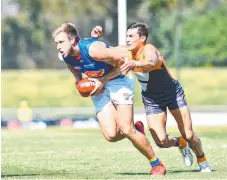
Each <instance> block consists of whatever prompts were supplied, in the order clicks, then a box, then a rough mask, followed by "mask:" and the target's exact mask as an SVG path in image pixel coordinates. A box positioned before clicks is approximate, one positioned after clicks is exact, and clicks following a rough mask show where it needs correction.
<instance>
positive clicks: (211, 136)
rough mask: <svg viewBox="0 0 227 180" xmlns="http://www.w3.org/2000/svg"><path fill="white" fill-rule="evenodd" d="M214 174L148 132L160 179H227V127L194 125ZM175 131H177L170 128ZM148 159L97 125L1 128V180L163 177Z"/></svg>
mask: <svg viewBox="0 0 227 180" xmlns="http://www.w3.org/2000/svg"><path fill="white" fill-rule="evenodd" d="M195 131H196V132H197V134H198V135H199V137H200V138H201V140H202V143H203V148H204V151H205V153H206V156H207V159H208V160H209V162H210V164H211V165H212V166H213V167H214V168H215V171H214V172H212V173H200V172H198V166H197V163H196V159H195V158H194V164H193V165H192V166H191V167H185V166H184V164H183V162H182V159H181V154H180V153H179V151H178V149H177V148H175V147H174V148H170V149H160V148H157V146H156V145H154V142H153V140H152V138H151V136H150V134H149V133H148V132H147V137H148V138H149V140H150V142H151V144H152V146H153V147H154V150H155V152H156V154H157V155H158V156H159V158H160V159H161V160H162V161H163V163H164V164H165V165H166V168H167V174H166V176H165V177H164V178H163V177H162V178H161V179H225V178H226V177H227V172H226V169H227V164H226V162H227V156H226V154H227V143H226V142H227V127H215V128H214V127H196V128H195ZM168 132H169V133H170V134H172V135H179V132H178V131H177V130H176V129H175V128H169V129H168ZM149 168H150V167H149V163H148V162H147V160H146V159H145V158H144V157H143V156H142V155H141V154H140V153H139V152H137V150H136V149H135V148H134V147H133V145H132V144H131V143H130V142H129V141H128V140H122V141H120V142H116V143H110V142H107V141H106V140H105V139H104V137H103V136H102V134H101V132H100V130H99V129H60V128H52V129H46V130H43V131H27V130H18V131H9V130H2V178H3V179H160V178H158V177H150V176H149V175H148V171H149Z"/></svg>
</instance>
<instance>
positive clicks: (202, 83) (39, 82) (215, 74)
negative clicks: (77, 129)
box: [1, 68, 227, 107]
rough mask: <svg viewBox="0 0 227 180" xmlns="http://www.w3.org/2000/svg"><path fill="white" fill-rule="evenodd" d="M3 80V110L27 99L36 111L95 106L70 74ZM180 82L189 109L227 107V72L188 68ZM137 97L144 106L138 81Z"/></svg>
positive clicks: (7, 74) (5, 74)
mask: <svg viewBox="0 0 227 180" xmlns="http://www.w3.org/2000/svg"><path fill="white" fill-rule="evenodd" d="M171 72H172V73H173V74H174V75H175V74H176V72H175V70H174V69H171ZM1 78H2V107H18V105H19V102H20V101H21V100H24V99H25V100H27V101H28V102H29V104H30V106H33V107H46V106H48V107H68V106H72V107H73V106H75V107H83V106H85V107H86V106H92V102H91V100H90V98H82V97H79V96H78V95H77V94H76V91H75V84H74V78H73V76H72V75H71V73H70V72H69V71H68V70H30V71H29V70H25V71H22V70H21V71H2V74H1ZM180 82H181V83H182V85H183V87H184V89H185V93H186V98H187V100H188V103H189V104H190V105H226V104H227V98H225V97H227V83H226V82H227V68H206V69H205V68H185V69H182V70H181V73H180ZM135 94H136V95H135V105H136V106H142V102H141V98H140V87H139V84H138V82H137V81H136V89H135Z"/></svg>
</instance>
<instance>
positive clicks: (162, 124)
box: [142, 96, 167, 142]
mask: <svg viewBox="0 0 227 180" xmlns="http://www.w3.org/2000/svg"><path fill="white" fill-rule="evenodd" d="M142 100H143V104H144V108H145V111H146V116H147V124H148V128H149V130H150V132H151V134H152V136H153V138H154V140H155V141H156V142H158V141H164V140H165V138H166V119H167V114H166V106H161V105H159V104H157V103H156V102H155V101H154V100H153V99H152V98H150V97H145V96H142Z"/></svg>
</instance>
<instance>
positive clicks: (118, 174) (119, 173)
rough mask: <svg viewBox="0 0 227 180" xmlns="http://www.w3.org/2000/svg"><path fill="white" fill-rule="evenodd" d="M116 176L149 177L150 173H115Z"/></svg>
mask: <svg viewBox="0 0 227 180" xmlns="http://www.w3.org/2000/svg"><path fill="white" fill-rule="evenodd" d="M115 174H118V175H141V176H142V175H143V176H144V175H149V173H137V172H135V173H132V172H124V173H115Z"/></svg>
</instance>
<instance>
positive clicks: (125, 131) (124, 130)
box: [120, 126, 136, 137]
mask: <svg viewBox="0 0 227 180" xmlns="http://www.w3.org/2000/svg"><path fill="white" fill-rule="evenodd" d="M120 130H121V132H122V133H123V134H124V135H125V137H131V136H132V135H133V134H135V133H136V129H135V128H134V127H130V126H125V127H121V128H120Z"/></svg>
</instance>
